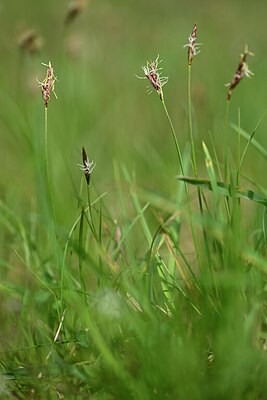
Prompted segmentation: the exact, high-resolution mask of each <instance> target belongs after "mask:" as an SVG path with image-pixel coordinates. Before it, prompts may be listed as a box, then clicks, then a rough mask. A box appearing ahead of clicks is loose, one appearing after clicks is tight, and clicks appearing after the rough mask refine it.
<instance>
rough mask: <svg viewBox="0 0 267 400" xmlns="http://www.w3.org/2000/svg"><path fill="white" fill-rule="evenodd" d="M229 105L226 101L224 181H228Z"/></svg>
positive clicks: (228, 101)
mask: <svg viewBox="0 0 267 400" xmlns="http://www.w3.org/2000/svg"><path fill="white" fill-rule="evenodd" d="M229 103H230V100H228V99H227V101H226V108H225V117H224V128H223V159H224V180H225V183H226V181H227V175H228V172H227V146H228V132H227V126H228V118H229Z"/></svg>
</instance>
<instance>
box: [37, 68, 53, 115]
mask: <svg viewBox="0 0 267 400" xmlns="http://www.w3.org/2000/svg"><path fill="white" fill-rule="evenodd" d="M42 65H44V66H45V67H48V69H47V72H46V77H45V79H44V80H43V81H42V82H39V81H38V80H37V82H38V83H39V86H40V87H41V88H42V96H43V100H44V104H45V108H47V104H48V101H49V99H50V93H51V91H52V92H53V93H54V95H55V98H56V99H57V95H56V93H55V82H56V81H57V77H56V76H55V75H54V69H53V68H52V65H51V62H50V61H49V63H48V64H44V63H42Z"/></svg>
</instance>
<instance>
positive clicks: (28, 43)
mask: <svg viewBox="0 0 267 400" xmlns="http://www.w3.org/2000/svg"><path fill="white" fill-rule="evenodd" d="M18 45H19V47H20V48H21V49H22V50H24V51H28V52H29V53H37V52H38V51H39V50H40V49H41V47H42V38H41V37H40V36H39V35H38V34H37V32H36V31H35V30H33V29H26V30H24V31H23V32H21V34H20V35H19V37H18Z"/></svg>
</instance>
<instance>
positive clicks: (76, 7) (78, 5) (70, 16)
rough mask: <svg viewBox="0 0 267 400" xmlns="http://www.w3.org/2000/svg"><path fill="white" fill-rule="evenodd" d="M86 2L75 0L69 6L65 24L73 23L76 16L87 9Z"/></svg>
mask: <svg viewBox="0 0 267 400" xmlns="http://www.w3.org/2000/svg"><path fill="white" fill-rule="evenodd" d="M85 5H86V4H85V0H74V1H71V2H70V3H69V5H68V12H67V15H66V18H65V23H66V24H68V23H70V22H71V21H73V20H74V19H75V18H76V16H77V15H78V14H79V13H80V12H81V11H82V10H83V9H84V8H85Z"/></svg>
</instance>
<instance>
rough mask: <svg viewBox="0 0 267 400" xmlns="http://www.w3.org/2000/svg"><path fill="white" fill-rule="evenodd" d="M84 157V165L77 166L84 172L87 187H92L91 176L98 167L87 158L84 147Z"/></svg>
mask: <svg viewBox="0 0 267 400" xmlns="http://www.w3.org/2000/svg"><path fill="white" fill-rule="evenodd" d="M82 156H83V164H77V165H78V167H80V168H81V170H82V171H83V172H84V175H85V179H86V182H87V185H90V176H91V173H92V171H93V169H94V168H95V166H96V163H95V162H94V161H91V162H90V161H89V158H88V157H87V154H86V151H85V148H84V147H83V148H82Z"/></svg>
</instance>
